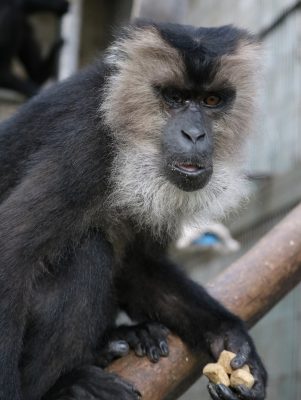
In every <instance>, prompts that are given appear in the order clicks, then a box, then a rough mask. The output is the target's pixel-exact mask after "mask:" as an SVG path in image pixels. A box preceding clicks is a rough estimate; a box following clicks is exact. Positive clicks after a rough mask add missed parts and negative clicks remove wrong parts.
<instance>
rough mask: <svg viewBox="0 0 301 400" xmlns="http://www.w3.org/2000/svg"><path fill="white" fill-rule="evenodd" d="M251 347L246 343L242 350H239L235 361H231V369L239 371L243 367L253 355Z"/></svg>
mask: <svg viewBox="0 0 301 400" xmlns="http://www.w3.org/2000/svg"><path fill="white" fill-rule="evenodd" d="M251 351H252V349H251V346H250V345H249V343H248V342H244V344H243V345H242V346H241V347H240V349H239V350H238V352H237V353H236V356H235V357H234V358H233V360H232V361H231V367H232V368H233V369H238V368H241V367H243V366H244V365H245V364H246V363H247V361H248V359H249V357H250V354H251Z"/></svg>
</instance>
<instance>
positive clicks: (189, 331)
mask: <svg viewBox="0 0 301 400" xmlns="http://www.w3.org/2000/svg"><path fill="white" fill-rule="evenodd" d="M146 247H148V246H143V245H141V244H139V246H137V247H135V251H132V252H131V255H130V256H128V258H127V260H126V263H127V265H126V267H125V269H124V270H123V271H122V275H121V276H120V277H119V278H118V281H117V285H118V296H119V298H120V302H121V306H122V307H123V308H125V309H126V311H127V312H128V313H129V315H130V316H131V317H133V318H134V319H136V320H138V321H141V320H154V321H158V322H160V323H162V324H164V325H166V326H167V328H169V329H171V330H172V331H173V332H174V333H176V334H177V335H179V336H180V337H181V338H182V340H183V341H184V342H186V343H187V344H188V345H189V346H190V347H191V348H192V349H194V351H198V350H206V349H207V351H208V353H209V354H210V355H211V356H213V357H214V358H215V359H216V358H217V357H218V356H219V354H220V352H221V351H222V350H223V349H227V350H231V351H233V352H234V353H236V354H237V356H236V358H235V359H234V360H233V362H232V366H233V367H234V368H239V367H241V366H243V365H244V364H245V363H248V364H249V365H250V366H251V369H252V373H253V374H254V376H255V378H256V384H255V386H254V387H253V389H252V390H251V391H247V392H248V393H245V392H244V390H245V389H242V393H241V395H242V398H243V399H245V398H246V399H247V398H248V397H247V396H257V397H250V398H251V399H253V398H254V399H255V398H256V399H263V398H264V391H265V389H264V387H265V382H266V373H265V369H264V367H263V365H262V362H261V360H260V358H259V356H258V355H257V353H256V350H255V347H254V344H253V341H252V339H251V338H250V336H249V335H248V333H247V331H246V329H245V327H244V324H243V322H242V321H241V320H240V319H239V318H238V317H236V316H235V315H233V314H231V313H230V312H229V311H227V310H226V309H225V308H224V307H223V306H222V305H221V304H219V303H218V302H217V301H215V300H214V299H213V298H212V297H211V296H209V294H208V293H207V292H206V291H205V290H204V289H203V288H202V287H201V286H199V285H198V284H196V283H195V282H193V281H191V280H190V279H189V278H187V277H186V276H185V274H184V273H183V272H182V271H180V270H178V269H177V268H176V267H175V266H174V265H172V263H170V262H169V261H168V260H167V258H166V257H165V255H164V253H163V252H162V251H161V250H160V248H159V247H157V248H154V247H153V248H151V249H150V248H148V249H147V248H146ZM210 388H211V392H212V393H211V395H212V397H213V398H214V399H230V400H231V399H236V397H233V396H234V395H232V392H231V391H230V390H229V389H227V388H223V387H222V388H220V387H218V388H216V387H210ZM214 391H215V392H216V391H224V392H225V393H222V394H221V395H220V397H218V396H219V394H217V395H216V397H214V396H215V393H213V392H214ZM230 395H231V396H232V397H230ZM227 396H228V397H227Z"/></svg>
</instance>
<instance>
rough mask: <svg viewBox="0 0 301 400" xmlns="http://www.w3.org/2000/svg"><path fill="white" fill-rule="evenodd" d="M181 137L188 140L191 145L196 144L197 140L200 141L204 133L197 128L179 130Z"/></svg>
mask: <svg viewBox="0 0 301 400" xmlns="http://www.w3.org/2000/svg"><path fill="white" fill-rule="evenodd" d="M181 132H182V135H183V136H184V137H185V138H186V139H188V140H189V141H191V142H192V143H194V144H196V142H197V141H198V140H199V139H202V138H204V137H205V136H206V134H205V132H203V131H201V130H200V129H198V128H195V127H193V128H187V129H182V130H181Z"/></svg>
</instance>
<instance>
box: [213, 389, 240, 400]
mask: <svg viewBox="0 0 301 400" xmlns="http://www.w3.org/2000/svg"><path fill="white" fill-rule="evenodd" d="M216 392H217V394H218V395H219V399H220V400H239V397H238V396H237V395H236V394H235V393H234V392H232V390H231V389H230V388H228V387H227V386H225V385H216Z"/></svg>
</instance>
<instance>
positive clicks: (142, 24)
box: [111, 20, 259, 86]
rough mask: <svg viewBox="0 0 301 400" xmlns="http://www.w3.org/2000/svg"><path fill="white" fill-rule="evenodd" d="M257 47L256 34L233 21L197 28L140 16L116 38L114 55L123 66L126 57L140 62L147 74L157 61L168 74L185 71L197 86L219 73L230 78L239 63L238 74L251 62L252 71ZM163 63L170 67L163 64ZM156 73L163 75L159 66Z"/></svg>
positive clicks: (113, 57)
mask: <svg viewBox="0 0 301 400" xmlns="http://www.w3.org/2000/svg"><path fill="white" fill-rule="evenodd" d="M258 47H259V46H258V42H257V41H256V38H255V37H254V36H253V35H251V34H250V33H249V32H248V31H246V30H244V29H239V28H236V27H234V26H232V25H227V26H221V27H214V28H196V27H192V26H188V25H179V24H171V23H155V22H149V21H145V20H137V21H136V22H135V23H134V24H133V25H131V26H129V27H127V28H126V29H125V31H123V33H122V35H121V37H120V39H118V40H117V41H116V44H115V46H113V48H114V49H115V50H114V51H116V53H115V55H114V54H111V55H112V58H111V59H112V60H115V62H116V65H118V64H119V65H120V66H121V64H123V61H125V60H126V59H127V60H131V61H132V62H133V64H135V65H136V67H138V66H139V65H141V66H142V67H143V69H144V70H145V72H146V75H148V74H147V72H148V71H147V70H149V69H151V68H152V67H153V70H154V69H156V65H157V66H160V67H161V69H162V71H163V70H164V69H165V70H166V72H167V74H166V75H167V76H168V75H170V76H172V75H175V76H176V75H178V76H179V75H180V74H181V75H182V77H183V74H184V75H185V77H184V79H182V81H183V80H185V81H186V82H187V80H189V81H190V83H191V84H192V85H193V86H196V85H202V84H207V83H211V82H212V81H213V80H214V79H215V78H216V77H219V78H222V79H224V78H225V79H227V76H226V75H228V73H229V66H230V68H231V70H232V73H231V75H233V72H234V74H235V68H236V69H239V68H240V67H242V68H243V69H244V71H242V70H241V71H237V74H238V75H240V72H243V74H245V75H248V71H247V69H248V66H249V67H250V68H249V69H250V72H251V70H254V67H255V68H256V63H257V62H258V55H259V53H258ZM114 51H113V53H114ZM113 64H114V62H113ZM164 64H165V66H167V65H168V64H169V68H163V66H164ZM177 68H178V71H176V70H177ZM168 69H169V72H168ZM221 71H223V72H224V73H223V74H221ZM157 73H158V75H160V71H159V68H158V70H157ZM152 75H153V76H154V71H153V72H152ZM187 78H188V79H187ZM234 83H235V82H234Z"/></svg>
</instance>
